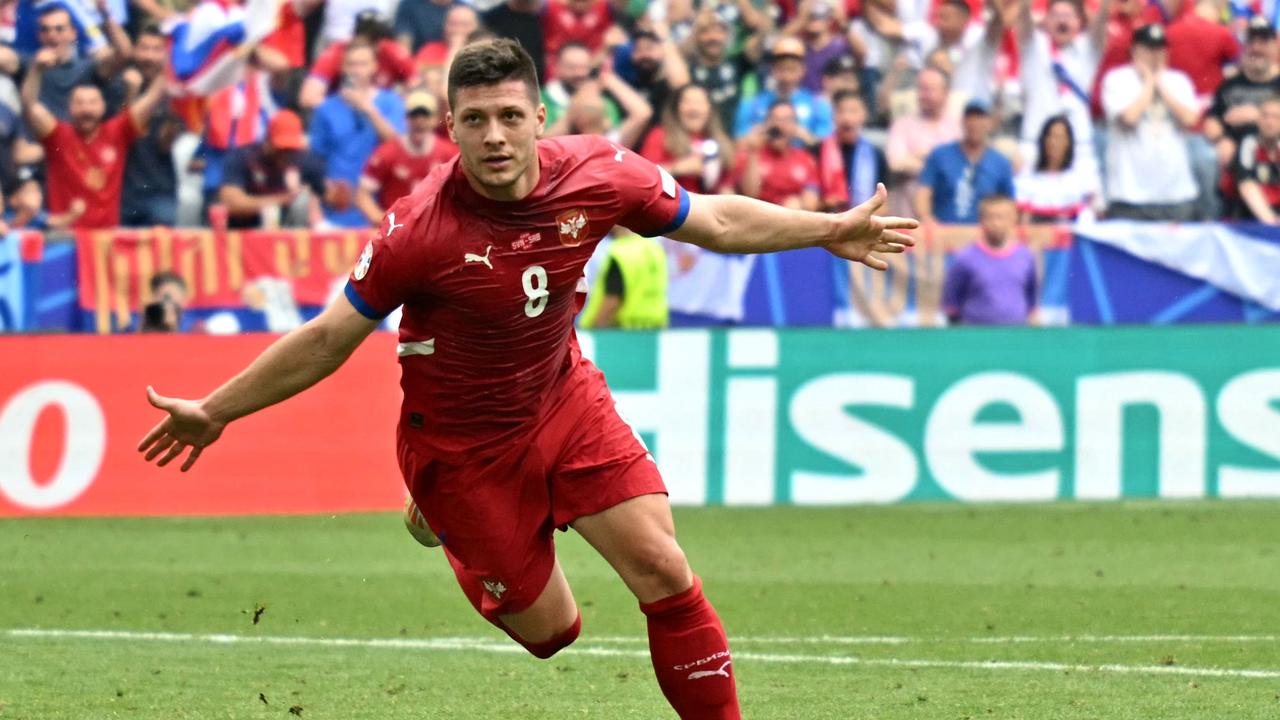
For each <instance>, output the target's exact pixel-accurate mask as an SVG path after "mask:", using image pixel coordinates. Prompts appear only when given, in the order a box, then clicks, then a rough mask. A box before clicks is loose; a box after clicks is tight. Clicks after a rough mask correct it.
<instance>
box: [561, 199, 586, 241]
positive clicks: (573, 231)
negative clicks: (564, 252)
mask: <svg viewBox="0 0 1280 720" xmlns="http://www.w3.org/2000/svg"><path fill="white" fill-rule="evenodd" d="M586 228H587V211H586V210H583V209H582V208H577V209H574V210H569V211H568V212H562V213H560V214H559V215H557V216H556V230H558V231H559V232H560V244H561V245H567V246H569V247H577V246H579V245H581V244H582V242H583V241H584V240H586V239H587V233H586V232H585V230H586Z"/></svg>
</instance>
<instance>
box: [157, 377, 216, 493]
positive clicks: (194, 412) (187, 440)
mask: <svg viewBox="0 0 1280 720" xmlns="http://www.w3.org/2000/svg"><path fill="white" fill-rule="evenodd" d="M147 400H149V401H150V402H151V404H152V405H153V406H155V407H157V408H159V409H161V410H164V411H165V412H167V413H169V416H168V417H166V418H165V419H164V420H161V421H160V422H159V423H158V424H157V425H156V426H155V427H153V428H151V432H149V433H147V435H146V437H144V438H142V442H140V443H138V452H140V453H146V460H147V462H151V461H152V460H155V459H156V458H157V457H159V458H160V459H159V460H157V461H156V465H159V466H160V467H164V466H165V465H168V464H169V463H170V462H172V461H173V460H175V459H176V458H177V457H178V456H179V455H181V454H182V452H183V451H184V450H187V449H188V448H189V449H190V452H188V453H187V459H186V460H185V461H183V463H182V472H186V471H188V470H190V469H191V466H192V465H195V464H196V460H197V459H198V458H199V457H200V453H201V452H203V451H204V449H205V448H206V447H208V446H209V445H210V444H212V443H213V441H214V440H217V439H218V436H219V435H221V434H222V428H223V427H224V425H223V423H219V422H216V421H214V420H213V418H211V417H209V414H208V413H207V412H205V411H204V408H202V407H201V406H200V403H198V402H193V401H191V400H183V399H181V398H168V397H165V396H163V395H161V394H160V393H158V392H156V391H155V390H153V389H151V388H150V387H148V388H147ZM162 453H163V454H162Z"/></svg>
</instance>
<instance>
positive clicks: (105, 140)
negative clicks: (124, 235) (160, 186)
mask: <svg viewBox="0 0 1280 720" xmlns="http://www.w3.org/2000/svg"><path fill="white" fill-rule="evenodd" d="M137 137H138V129H137V128H136V127H134V125H133V117H132V116H130V115H129V113H128V112H122V113H120V114H119V115H116V116H115V117H113V118H111V119H110V120H107V121H106V122H104V123H102V125H100V126H98V129H97V130H96V131H94V133H93V134H92V135H90V136H89V137H88V138H82V137H80V134H79V133H77V132H76V131H75V128H73V127H72V126H71V124H70V123H68V122H66V121H61V120H60V121H58V124H57V125H56V126H54V128H53V132H51V133H49V136H48V137H46V138H45V139H44V140H43V142H42V144H43V145H44V156H45V158H46V162H47V163H48V173H49V182H48V188H49V212H52V213H65V212H66V211H67V210H69V209H70V208H71V203H72V201H73V200H77V199H79V200H82V201H84V206H85V209H84V214H83V215H81V216H80V218H79V219H77V220H76V222H75V225H74V226H75V227H76V228H110V227H115V226H117V225H119V224H120V190H121V183H123V182H124V160H125V157H126V156H127V155H128V154H129V146H130V145H132V144H133V141H134V140H136V139H137Z"/></svg>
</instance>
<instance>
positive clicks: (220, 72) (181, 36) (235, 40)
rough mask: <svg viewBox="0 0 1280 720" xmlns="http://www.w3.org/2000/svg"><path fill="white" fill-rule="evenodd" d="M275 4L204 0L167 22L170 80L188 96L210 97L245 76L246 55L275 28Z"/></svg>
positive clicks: (270, 1)
mask: <svg viewBox="0 0 1280 720" xmlns="http://www.w3.org/2000/svg"><path fill="white" fill-rule="evenodd" d="M278 4H279V0H247V2H245V3H244V4H243V5H242V4H240V3H238V2H235V1H234V0H204V1H203V2H201V3H200V4H199V5H196V6H195V7H194V8H192V9H191V11H190V12H188V13H186V14H185V15H177V16H174V17H173V18H172V19H170V20H169V21H168V22H167V23H166V24H165V31H166V32H167V33H168V34H169V41H170V43H169V57H170V64H171V68H172V71H173V77H174V78H175V79H176V80H177V82H178V85H179V87H181V88H182V89H183V90H184V91H185V93H186V94H187V95H202V96H203V95H212V94H213V93H215V92H217V91H218V90H221V89H222V88H225V87H228V86H230V85H234V84H236V83H237V82H239V81H240V79H241V78H242V77H244V70H245V65H246V64H247V63H248V60H249V55H250V53H252V52H253V48H255V47H256V46H257V45H258V43H260V42H262V40H263V39H264V38H266V37H267V36H268V35H270V34H271V32H272V31H273V30H275V28H276V18H278V17H279V12H278V11H279V8H278Z"/></svg>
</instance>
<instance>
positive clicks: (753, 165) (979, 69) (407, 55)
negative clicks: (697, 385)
mask: <svg viewBox="0 0 1280 720" xmlns="http://www.w3.org/2000/svg"><path fill="white" fill-rule="evenodd" d="M210 4H215V5H218V6H222V7H226V6H233V5H237V2H236V1H235V0H220V1H219V2H217V3H209V2H205V3H202V4H201V5H200V6H199V7H197V8H196V10H197V14H198V12H199V11H200V10H201V9H202V8H203V7H204V6H206V5H210ZM24 6H26V7H25V10H26V15H27V16H29V17H32V18H34V22H26V23H24V22H23V21H22V20H23V14H24V13H23V10H24ZM263 8H267V9H268V10H269V12H270V13H274V14H275V16H274V18H273V20H274V22H272V23H271V24H270V32H269V33H267V34H266V35H265V37H264V38H262V39H261V41H255V42H245V43H243V44H241V45H239V46H238V47H236V49H235V52H236V53H239V54H240V56H242V57H243V58H244V59H246V60H247V61H248V70H247V71H245V72H244V73H243V74H242V75H240V76H238V77H237V79H236V81H235V82H234V83H232V84H230V85H227V86H225V87H221V88H219V89H217V90H216V91H215V92H212V93H211V94H207V95H202V94H200V92H199V91H198V89H194V90H193V86H192V84H190V83H188V84H186V85H185V86H184V84H183V81H182V80H179V79H177V78H179V77H183V76H184V73H183V67H184V64H185V65H190V64H191V63H198V62H199V61H200V58H195V59H193V58H191V57H188V56H189V55H190V54H191V53H190V52H189V49H188V48H186V47H185V46H184V47H181V48H180V47H179V46H180V45H181V43H180V42H179V41H180V40H181V37H180V36H178V37H176V38H173V36H174V33H175V30H174V20H175V18H180V17H185V16H184V13H185V14H187V16H189V15H190V14H191V10H192V8H191V6H190V5H189V4H184V2H183V0H132V3H131V5H129V6H128V7H124V6H123V5H118V4H117V5H112V4H111V3H109V2H108V1H107V0H97V2H96V5H92V4H90V0H53V1H50V0H37V1H36V2H32V0H6V1H5V2H4V3H3V4H0V40H3V44H0V138H2V142H3V144H4V146H3V149H2V151H0V188H2V189H3V193H4V210H5V214H4V222H5V224H6V225H7V227H9V228H13V229H21V228H33V229H54V230H56V229H65V228H72V229H85V228H110V227H117V226H123V227H152V226H179V227H181V226H204V225H206V224H207V225H209V226H212V227H215V228H218V227H231V228H259V227H265V228H278V227H305V228H311V229H330V228H357V227H369V226H372V225H376V224H377V222H378V221H379V220H380V218H381V215H382V212H383V210H384V209H385V208H387V207H388V206H389V205H390V204H391V203H392V202H394V201H395V200H396V199H397V198H398V197H400V196H401V195H404V194H406V193H408V192H409V191H410V189H411V188H412V187H413V185H414V183H415V182H416V181H417V180H418V179H420V178H422V177H424V176H425V175H426V174H427V173H428V172H430V170H431V169H432V168H433V167H435V166H436V165H438V164H440V163H443V162H447V161H448V160H449V159H450V158H451V157H452V155H453V154H454V153H455V152H456V148H455V147H454V146H453V145H452V143H451V142H450V141H449V138H448V134H447V131H446V130H445V128H444V123H443V117H444V115H445V113H446V112H447V111H448V107H447V102H446V97H445V93H444V78H445V77H446V75H447V72H448V67H449V62H450V59H451V57H452V56H453V55H454V54H455V53H456V52H457V51H458V49H459V48H461V47H462V46H464V45H465V44H467V43H468V42H473V41H475V40H477V39H480V38H487V37H494V36H500V37H510V38H514V39H516V40H518V41H519V42H520V43H521V44H522V45H523V46H524V47H525V48H526V49H527V50H528V51H529V52H530V54H531V55H532V56H533V58H534V60H535V62H536V64H537V67H538V69H539V73H540V77H541V78H542V81H543V91H542V97H543V102H544V103H545V104H546V106H547V133H546V134H547V135H549V136H556V135H563V134H571V133H591V134H599V135H604V136H606V137H608V138H610V140H611V141H613V142H615V143H617V144H619V145H621V146H626V147H628V148H631V149H632V150H634V151H636V152H638V153H640V154H641V155H643V156H644V157H646V158H649V159H650V160H652V161H653V162H655V163H658V164H661V165H662V166H664V167H665V168H666V169H667V170H669V171H670V173H671V174H672V175H673V176H675V178H676V179H677V180H678V181H679V182H680V183H681V184H682V185H683V186H684V187H686V188H687V189H689V190H691V191H694V192H702V193H711V192H737V193H742V194H746V195H750V196H754V197H757V198H760V199H762V200H766V201H768V202H773V203H778V204H781V205H786V206H789V207H798V208H805V209H810V210H827V211H839V210H843V209H846V208H848V207H851V206H852V205H854V204H857V203H859V202H861V201H862V200H865V199H866V198H867V197H869V196H870V195H871V193H872V192H873V191H874V189H875V185H876V183H877V182H884V183H886V184H887V185H888V186H889V188H890V191H891V197H892V208H891V209H892V211H893V212H895V213H897V214H911V215H914V216H916V217H919V218H920V219H921V220H922V221H923V222H924V223H925V225H926V230H928V229H929V228H935V227H938V226H944V225H949V224H963V225H978V224H981V226H982V231H981V236H982V237H983V238H985V240H986V241H987V242H986V244H985V246H984V247H985V248H986V250H988V251H992V250H994V251H993V252H987V253H986V255H987V256H988V257H1003V255H1004V254H1007V253H1005V252H1004V250H1001V247H1002V244H1003V243H1004V237H1005V236H1006V235H1007V234H1008V233H1009V231H1010V229H1011V228H1012V227H1013V226H1015V225H1017V224H1020V223H1070V222H1073V221H1076V220H1078V219H1082V218H1094V217H1105V218H1129V219H1135V220H1152V221H1171V222H1188V221H1197V220H1224V219H1225V220H1251V221H1260V222H1263V223H1275V222H1277V208H1280V67H1278V64H1277V60H1278V59H1277V41H1276V32H1275V27H1274V26H1273V23H1272V20H1271V19H1270V18H1269V15H1268V10H1267V7H1266V6H1265V5H1247V6H1246V5H1234V4H1230V3H1228V2H1226V1H1225V0H1201V1H1200V2H1194V1H1193V0H1150V1H1149V2H1148V1H1144V0H1085V2H1083V3H1082V2H1077V1H1076V0H1050V1H1048V2H1046V0H985V1H984V0H782V1H780V2H762V1H761V0H701V1H698V0H667V1H665V2H663V1H659V2H639V1H637V0H550V1H548V2H544V1H541V0H507V1H506V2H500V3H496V4H495V3H493V2H492V1H491V0H476V1H475V2H472V3H466V2H456V1H453V0H284V1H283V3H280V4H277V3H275V2H267V3H259V4H257V5H251V6H250V7H249V11H250V13H251V14H257V15H259V16H260V15H262V14H263V13H264V12H265V11H264V10H263ZM182 30H185V28H182V29H181V30H179V32H181V31H182ZM33 34H34V36H33ZM171 38H173V40H174V41H173V42H172V43H171ZM215 39H216V38H215ZM226 40H227V39H226V38H223V39H222V40H221V41H223V42H225V41H226ZM231 40H233V41H234V40H235V38H232V39H231ZM211 42H212V41H211ZM980 221H981V223H980ZM962 265H966V266H971V267H970V270H971V271H972V272H973V273H974V276H975V277H981V276H983V274H984V273H988V271H989V268H987V269H984V267H983V266H984V261H983V259H982V258H981V257H975V258H972V262H970V263H962ZM1019 272H1022V271H1021V270H1020V271H1019ZM621 282H622V277H620V274H619V273H618V272H616V271H614V272H612V273H610V277H609V278H608V283H609V285H610V286H611V287H615V288H616V287H617V286H618V285H619V284H620V283H621ZM1031 294H1033V293H1032V292H1031V291H1028V295H1031ZM1032 304H1034V303H1032ZM952 309H954V308H950V306H949V310H948V312H949V313H950V312H951V310H952ZM1018 312H1019V313H1021V312H1022V310H1019V311H1018Z"/></svg>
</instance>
